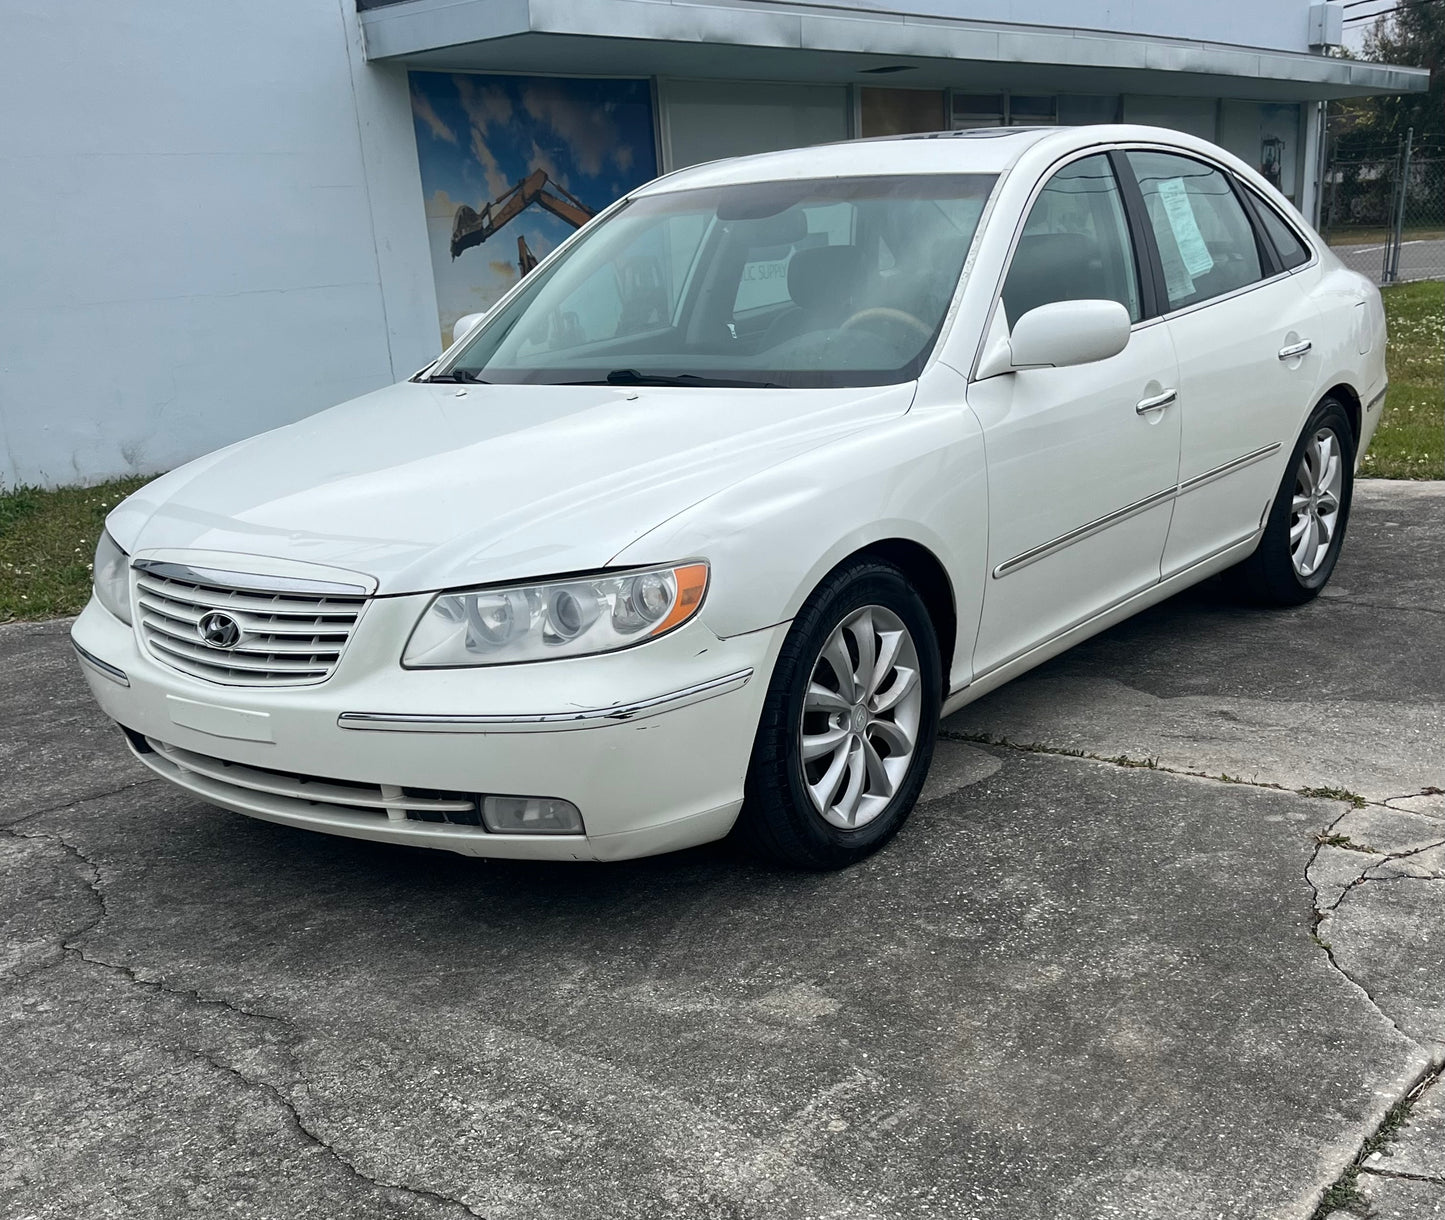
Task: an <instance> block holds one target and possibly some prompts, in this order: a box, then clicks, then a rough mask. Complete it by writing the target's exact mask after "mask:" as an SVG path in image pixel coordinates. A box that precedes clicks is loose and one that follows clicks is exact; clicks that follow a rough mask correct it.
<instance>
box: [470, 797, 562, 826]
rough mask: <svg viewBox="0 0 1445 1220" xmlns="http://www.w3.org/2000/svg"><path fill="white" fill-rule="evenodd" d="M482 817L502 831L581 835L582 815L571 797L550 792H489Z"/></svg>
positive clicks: (484, 802) (484, 801) (484, 820)
mask: <svg viewBox="0 0 1445 1220" xmlns="http://www.w3.org/2000/svg"><path fill="white" fill-rule="evenodd" d="M482 821H483V822H484V823H485V824H486V827H487V829H488V830H490V831H492V833H494V834H499V835H580V834H581V833H582V815H581V814H580V813H579V812H578V811H577V806H576V805H574V804H572V802H571V801H559V800H557V799H556V798H554V797H550V796H489V797H487V798H486V799H485V800H483V801H482Z"/></svg>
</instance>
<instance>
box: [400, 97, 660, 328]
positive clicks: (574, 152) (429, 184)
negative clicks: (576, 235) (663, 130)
mask: <svg viewBox="0 0 1445 1220" xmlns="http://www.w3.org/2000/svg"><path fill="white" fill-rule="evenodd" d="M411 108H412V114H413V116H414V118H415V121H416V144H417V157H418V160H419V161H420V164H421V184H422V191H423V193H424V194H425V196H426V217H427V237H428V239H429V241H430V245H431V252H432V267H433V269H434V271H435V273H436V287H437V312H438V314H439V318H440V322H441V328H442V336H443V338H444V339H447V340H450V338H451V329H452V323H454V322H455V321H456V320H457V319H458V318H459V317H461V316H462V315H463V314H467V313H474V312H476V311H477V310H480V309H486V308H487V307H488V306H490V305H491V304H493V303H494V302H495V301H496V300H497V299H498V298H499V297H500V296H501V295H502V294H503V293H504V292H505V291H506V290H507V289H508V288H510V287H511V286H512V285H513V284H514V283H516V281H517V276H518V270H517V238H518V237H522V238H525V239H526V242H527V245H528V246H529V247H531V250H532V253H533V254H535V255H536V256H537V257H538V258H539V259H540V258H543V257H545V256H546V254H547V253H548V252H549V251H551V250H553V249H554V248H555V247H556V246H558V245H559V244H560V243H561V242H562V241H563V240H564V239H565V238H566V237H567V236H568V235H569V234H570V233H571V232H572V231H573V230H572V226H571V225H569V224H568V223H567V222H566V221H564V220H562V219H561V218H560V217H557V216H554V215H552V214H551V213H550V212H547V211H545V210H544V209H543V208H542V207H541V206H540V205H539V204H536V203H533V204H532V205H531V206H530V207H528V208H527V209H525V210H524V211H523V212H522V213H521V214H520V215H518V216H517V217H516V219H514V220H512V221H511V222H510V223H509V224H507V225H506V226H505V227H503V228H501V229H499V230H498V231H497V232H496V233H495V234H494V235H493V236H491V237H489V238H488V239H487V240H486V241H485V242H483V243H482V244H480V245H477V246H473V247H471V248H470V249H467V250H463V251H462V252H461V254H460V255H459V256H458V257H457V258H456V259H453V258H452V256H451V249H450V245H451V234H452V222H453V219H454V218H455V216H456V211H457V208H458V207H459V206H461V205H463V204H465V205H467V206H468V207H471V208H474V209H476V210H477V211H481V209H482V206H483V205H484V204H486V203H488V202H491V201H492V200H495V199H497V198H498V197H499V196H501V195H502V194H504V193H505V192H506V191H508V190H510V189H511V188H512V187H513V186H515V185H516V184H517V183H518V182H520V181H521V180H522V179H523V178H526V177H527V176H528V175H529V174H532V173H534V172H535V171H536V170H539V169H541V170H545V171H546V173H547V176H548V178H549V179H550V180H551V181H552V182H555V183H557V184H558V185H559V186H561V187H562V188H563V189H564V190H565V191H568V192H570V193H571V194H572V195H575V196H576V197H577V198H578V199H580V200H581V201H582V203H583V204H584V205H586V207H587V208H588V209H590V210H591V211H593V212H598V211H601V210H602V209H603V208H604V207H606V206H607V205H608V204H609V203H611V202H612V201H613V200H614V199H616V198H617V197H618V196H619V195H622V194H624V193H625V192H627V191H628V190H630V189H631V188H632V187H634V186H637V185H638V184H640V183H643V182H646V181H647V180H648V179H649V178H654V177H656V176H657V154H656V151H655V147H654V144H653V133H652V93H651V89H650V87H649V85H648V82H647V81H645V80H578V79H563V78H558V77H535V76H477V75H470V74H466V75H461V74H459V75H450V74H447V73H441V72H413V73H411ZM563 198H565V196H563Z"/></svg>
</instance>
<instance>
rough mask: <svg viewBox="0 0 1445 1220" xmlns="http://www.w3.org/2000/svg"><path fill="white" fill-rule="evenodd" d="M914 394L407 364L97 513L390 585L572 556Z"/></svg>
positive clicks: (121, 539) (889, 414) (151, 535)
mask: <svg viewBox="0 0 1445 1220" xmlns="http://www.w3.org/2000/svg"><path fill="white" fill-rule="evenodd" d="M912 398H913V385H912V384H911V383H910V384H907V385H899V386H882V387H876V388H867V389H845V390H785V389H777V390H756V389H753V390H749V389H728V388H692V387H686V388H672V387H650V386H638V387H630V386H629V387H612V386H517V385H466V386H457V385H448V384H432V383H425V382H402V383H400V384H399V385H394V386H390V387H388V388H386V389H384V390H378V391H377V392H376V393H374V394H368V395H366V396H365V397H362V398H358V399H355V400H353V401H351V402H347V403H343V404H342V405H341V406H338V407H333V408H332V409H331V410H329V411H323V412H321V413H320V414H319V415H314V416H312V417H310V418H308V419H304V420H302V421H300V422H299V423H295V424H291V425H289V426H287V427H284V428H278V429H276V430H275V431H272V432H266V433H263V434H262V435H260V436H256V437H252V438H251V439H250V440H245V441H241V442H239V443H238V444H235V445H232V446H230V447H229V448H226V449H222V450H219V451H218V452H216V453H213V454H210V455H209V456H207V457H204V458H201V459H199V460H198V461H195V462H192V463H190V464H189V465H186V466H183V467H181V468H180V469H178V470H174V471H172V472H171V473H170V474H167V475H163V476H161V477H160V478H159V479H157V480H155V481H154V482H152V483H150V484H148V485H147V486H146V487H144V488H142V489H141V490H140V491H138V492H137V493H136V494H135V495H133V496H131V497H130V498H129V499H127V500H126V501H124V502H123V503H122V504H121V505H119V506H118V507H117V508H116V509H115V510H114V511H113V512H112V513H111V515H110V517H109V519H108V521H107V527H108V528H109V530H110V532H111V535H112V536H113V537H114V538H115V540H116V542H117V543H118V544H119V545H120V546H121V547H122V548H124V549H125V550H126V551H128V552H130V553H131V554H132V555H143V554H146V553H152V552H174V551H205V552H210V553H211V554H212V556H214V554H215V553H216V552H224V553H239V554H244V555H252V556H263V557H266V558H268V559H274V560H280V561H283V562H287V561H299V562H302V563H312V564H324V565H327V566H330V567H334V568H343V569H348V570H350V571H355V572H363V573H366V574H368V575H370V576H372V577H374V578H375V579H376V581H377V582H378V585H379V589H380V591H381V592H390V593H408V592H422V591H427V590H431V589H440V588H449V587H457V586H461V585H467V584H483V583H488V582H491V581H496V580H510V579H513V578H520V577H530V576H539V575H545V574H548V573H556V572H575V571H584V570H586V569H588V568H596V567H601V566H604V565H605V564H607V563H608V562H609V561H610V560H611V559H612V557H613V556H615V555H616V554H617V553H618V552H619V551H621V550H622V549H623V548H625V547H626V546H627V545H628V544H629V543H630V542H632V541H633V540H634V539H635V538H637V537H639V536H640V535H641V534H643V533H645V532H647V531H648V530H650V529H653V528H655V527H656V526H658V525H660V524H661V523H662V522H663V521H665V520H667V519H668V518H669V517H671V516H673V515H675V514H676V513H679V512H681V511H683V510H684V509H686V508H688V507H690V506H692V505H694V504H696V503H698V502H699V501H700V500H704V499H706V498H707V497H708V496H711V495H713V494H715V493H716V492H718V491H720V490H722V489H723V488H725V487H729V486H731V485H733V484H735V483H737V482H738V481H739V480H742V479H745V478H747V477H748V476H749V475H750V474H754V473H756V472H758V471H760V470H763V469H765V468H767V467H769V466H772V465H775V464H776V463H778V462H782V461H786V460H788V459H789V458H791V457H793V456H795V455H796V454H798V453H801V452H803V451H804V450H807V449H811V448H813V447H815V446H818V445H822V444H826V443H828V442H829V441H831V440H834V439H837V438H838V437H840V436H843V435H845V434H847V433H850V432H854V431H856V430H858V429H859V428H863V427H867V426H869V425H871V424H876V423H879V422H882V421H883V420H886V419H890V418H895V417H897V416H899V415H901V414H903V413H904V412H906V411H907V410H908V407H909V404H910V403H911V402H912ZM678 558H686V556H679V557H678ZM238 566H243V565H241V564H239V563H238Z"/></svg>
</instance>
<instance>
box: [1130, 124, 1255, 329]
mask: <svg viewBox="0 0 1445 1220" xmlns="http://www.w3.org/2000/svg"><path fill="white" fill-rule="evenodd" d="M1128 157H1129V165H1130V166H1131V168H1132V169H1133V171H1134V176H1135V177H1136V178H1137V179H1138V180H1139V189H1140V190H1141V191H1142V192H1143V194H1144V206H1145V208H1146V209H1147V210H1148V213H1149V226H1150V228H1152V229H1153V231H1154V240H1155V242H1156V243H1157V245H1158V247H1159V261H1160V263H1161V264H1162V266H1163V271H1164V285H1165V288H1166V290H1167V292H1168V296H1169V308H1170V309H1181V308H1183V307H1184V306H1186V305H1197V304H1199V302H1201V301H1208V300H1210V299H1211V298H1213V297H1217V296H1222V295H1223V294H1224V293H1226V292H1233V291H1235V290H1236V289H1238V288H1243V287H1245V286H1246V285H1249V284H1253V283H1255V282H1256V281H1258V280H1259V279H1261V278H1262V274H1263V272H1262V269H1261V267H1260V261H1259V245H1258V244H1257V243H1256V241H1255V239H1254V229H1253V227H1252V226H1251V225H1250V223H1249V218H1248V217H1247V216H1246V215H1245V214H1244V208H1243V206H1242V205H1241V204H1240V202H1239V199H1238V198H1237V197H1236V196H1235V194H1234V190H1233V188H1232V187H1231V186H1230V185H1229V180H1228V179H1227V178H1226V177H1225V176H1224V174H1223V173H1221V172H1220V171H1219V170H1217V169H1214V168H1213V167H1212V166H1209V165H1205V164H1204V163H1203V162H1202V161H1196V160H1194V159H1193V158H1192V157H1181V156H1177V155H1175V154H1173V153H1159V152H1131V153H1129V154H1128Z"/></svg>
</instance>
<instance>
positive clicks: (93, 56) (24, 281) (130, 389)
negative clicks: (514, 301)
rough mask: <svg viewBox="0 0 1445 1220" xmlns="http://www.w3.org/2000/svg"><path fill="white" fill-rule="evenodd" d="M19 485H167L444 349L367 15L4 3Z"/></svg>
mask: <svg viewBox="0 0 1445 1220" xmlns="http://www.w3.org/2000/svg"><path fill="white" fill-rule="evenodd" d="M0 29H3V30H4V32H5V50H6V54H5V70H4V72H0V115H3V116H5V117H4V121H3V122H0V482H3V483H4V484H5V485H7V486H13V485H15V484H16V483H41V484H56V483H73V482H85V481H93V480H96V479H99V478H103V477H106V476H111V475H119V474H125V473H132V472H138V473H150V472H154V471H159V470H163V469H167V468H169V467H172V466H175V465H177V464H179V463H180V462H182V461H184V460H186V459H188V458H190V457H194V456H196V455H198V454H200V453H204V452H206V451H208V450H210V449H214V448H216V447H218V446H220V445H223V444H227V443H229V442H230V441H233V440H236V439H238V438H240V437H243V436H248V435H250V434H252V433H255V432H258V431H261V430H262V429H265V428H268V427H272V426H275V425H278V424H282V423H286V422H288V421H291V420H295V419H298V418H300V417H302V416H304V415H307V414H310V413H311V412H314V411H317V410H320V409H321V408H324V407H326V406H329V405H331V404H333V403H335V402H338V401H341V400H343V399H345V398H348V397H351V396H353V395H356V394H360V393H363V392H364V391H367V390H371V389H374V388H376V387H378V386H381V385H385V384H387V383H389V382H391V381H393V380H396V379H398V378H400V377H404V376H407V375H409V374H410V373H411V372H413V371H414V370H415V369H416V368H417V367H419V366H420V365H421V364H423V363H425V362H426V360H428V359H430V357H431V356H433V355H434V354H435V353H436V351H437V350H438V348H439V346H440V336H439V334H438V332H437V323H436V305H435V294H434V291H433V287H432V277H431V262H430V259H429V258H428V255H427V246H426V230H425V221H424V213H423V207H422V200H421V187H420V183H419V181H418V178H417V173H416V155H415V144H414V138H413V136H412V127H411V116H410V106H409V102H408V98H407V92H406V82H405V74H404V72H403V71H402V70H401V69H397V68H378V67H375V66H369V65H366V64H365V63H364V62H363V60H362V55H361V49H360V46H359V35H358V34H357V32H356V30H355V17H354V12H353V6H352V4H351V0H246V3H244V4H236V5H229V4H228V5H220V4H212V3H197V2H196V0H146V3H144V4H137V3H116V2H115V0H67V2H66V3H64V4H57V3H55V2H54V0H0Z"/></svg>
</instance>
